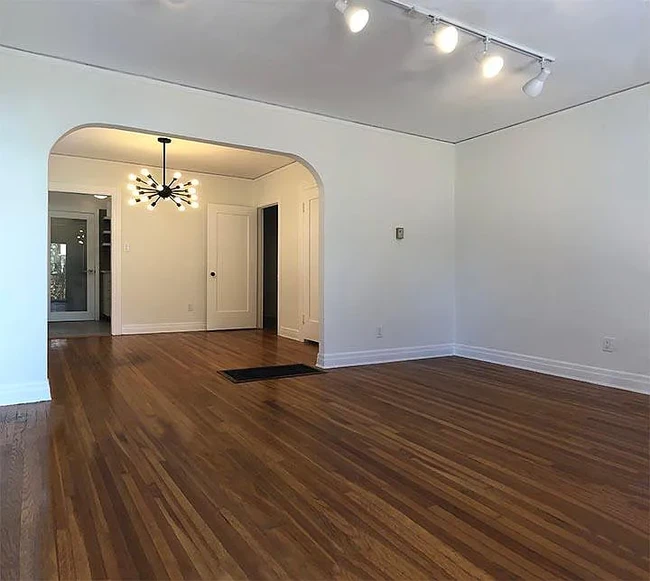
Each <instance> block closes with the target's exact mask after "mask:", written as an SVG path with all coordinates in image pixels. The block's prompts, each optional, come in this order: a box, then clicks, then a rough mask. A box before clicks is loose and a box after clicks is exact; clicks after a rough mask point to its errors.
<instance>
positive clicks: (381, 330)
mask: <svg viewBox="0 0 650 581" xmlns="http://www.w3.org/2000/svg"><path fill="white" fill-rule="evenodd" d="M383 336H384V328H383V327H382V326H381V325H379V327H377V339H382V338H383Z"/></svg>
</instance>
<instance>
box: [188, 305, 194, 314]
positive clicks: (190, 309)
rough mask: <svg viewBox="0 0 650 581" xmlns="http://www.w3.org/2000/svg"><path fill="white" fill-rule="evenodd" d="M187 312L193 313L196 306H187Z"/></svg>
mask: <svg viewBox="0 0 650 581" xmlns="http://www.w3.org/2000/svg"><path fill="white" fill-rule="evenodd" d="M187 311H188V312H189V313H191V312H192V311H194V305H193V304H192V303H189V304H188V305H187Z"/></svg>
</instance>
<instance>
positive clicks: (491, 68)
mask: <svg viewBox="0 0 650 581" xmlns="http://www.w3.org/2000/svg"><path fill="white" fill-rule="evenodd" d="M479 61H480V63H481V70H482V71H483V76H484V77H485V78H486V79H493V78H494V77H496V76H497V75H498V74H499V73H500V72H501V69H502V68H503V64H504V61H503V57H502V56H501V55H498V54H494V53H493V52H491V51H490V39H489V38H486V39H485V40H484V41H483V52H482V53H481V57H480V59H479Z"/></svg>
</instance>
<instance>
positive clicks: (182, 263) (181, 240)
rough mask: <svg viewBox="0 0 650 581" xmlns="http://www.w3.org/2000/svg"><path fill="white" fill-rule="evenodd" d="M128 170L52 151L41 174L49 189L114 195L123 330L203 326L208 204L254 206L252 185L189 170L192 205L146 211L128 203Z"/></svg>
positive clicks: (122, 165) (123, 165)
mask: <svg viewBox="0 0 650 581" xmlns="http://www.w3.org/2000/svg"><path fill="white" fill-rule="evenodd" d="M134 169H137V167H135V168H134V166H133V165H131V164H126V163H118V162H112V161H102V160H95V159H86V158H80V157H71V156H61V155H52V156H50V163H49V174H48V178H49V184H50V188H52V187H54V185H55V184H61V183H63V184H71V185H72V186H74V185H78V186H81V187H84V186H85V187H89V188H93V187H95V188H96V187H100V188H102V187H104V188H107V190H116V191H120V193H121V196H120V199H121V204H122V212H121V221H122V224H121V226H122V234H121V248H119V249H116V248H113V251H118V252H120V253H121V263H122V276H121V277H120V280H121V294H122V301H121V302H122V330H123V333H125V334H131V333H155V332H158V331H169V330H173V331H198V330H201V329H205V322H206V248H207V244H206V223H207V220H206V212H207V205H208V204H235V205H240V206H254V205H255V182H253V181H252V180H244V179H237V178H229V177H223V176H216V175H210V174H202V173H199V172H190V173H191V175H190V174H188V175H190V177H196V178H198V179H199V180H200V182H201V185H200V188H199V194H200V206H199V208H198V209H196V210H188V211H187V212H183V213H182V214H181V213H180V212H179V211H178V210H177V209H176V207H175V206H174V205H172V204H160V205H159V206H158V207H157V208H156V211H155V212H147V211H146V209H145V207H144V206H143V205H139V206H135V207H131V206H129V205H128V203H127V202H128V200H129V197H130V196H129V191H128V190H127V189H126V184H127V181H128V178H127V176H128V175H129V173H133V171H134ZM152 169H158V170H159V168H155V167H154V168H152ZM169 171H170V172H173V171H175V168H173V167H172V168H169ZM73 189H74V188H73ZM81 197H82V198H90V199H91V200H93V199H94V198H93V197H92V196H87V195H86V196H81ZM126 247H128V248H129V250H128V252H127V251H125V248H126ZM190 305H191V307H190ZM190 308H191V310H190Z"/></svg>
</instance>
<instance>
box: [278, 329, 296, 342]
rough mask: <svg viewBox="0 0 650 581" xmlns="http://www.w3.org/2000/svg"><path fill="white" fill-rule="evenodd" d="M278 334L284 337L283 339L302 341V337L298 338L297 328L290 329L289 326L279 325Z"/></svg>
mask: <svg viewBox="0 0 650 581" xmlns="http://www.w3.org/2000/svg"><path fill="white" fill-rule="evenodd" d="M278 335H280V337H284V338H285V339H293V340H294V341H302V339H301V338H300V331H298V329H292V328H291V327H280V331H279V332H278Z"/></svg>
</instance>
